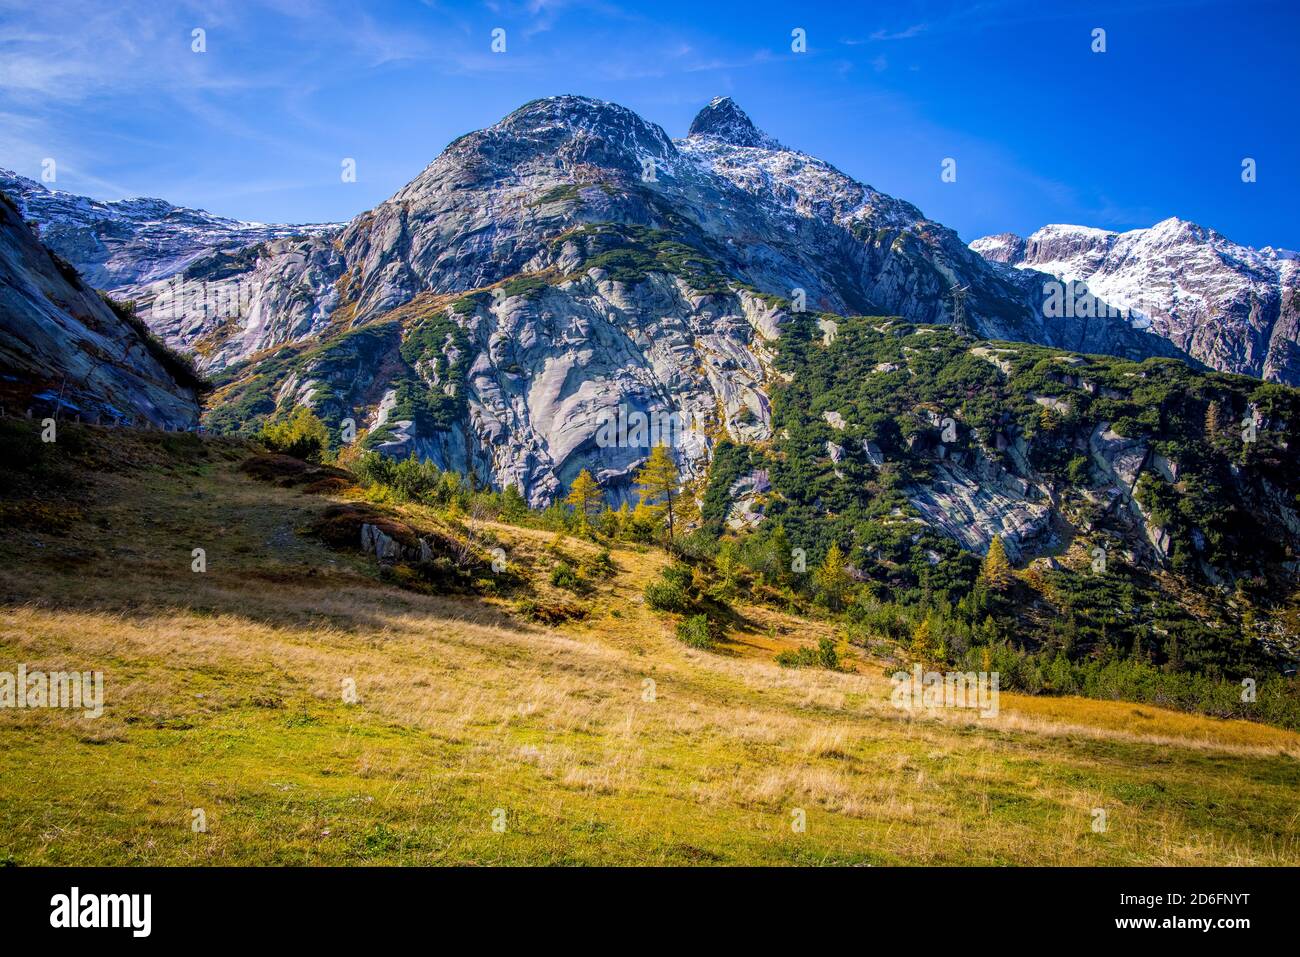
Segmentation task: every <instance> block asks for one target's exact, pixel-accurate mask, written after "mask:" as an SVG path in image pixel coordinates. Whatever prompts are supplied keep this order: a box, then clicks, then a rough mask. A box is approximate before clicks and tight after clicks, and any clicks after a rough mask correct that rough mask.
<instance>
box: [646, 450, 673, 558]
mask: <svg viewBox="0 0 1300 957" xmlns="http://www.w3.org/2000/svg"><path fill="white" fill-rule="evenodd" d="M636 483H637V486H638V488H640V490H641V501H642V502H643V503H650V504H661V505H663V507H664V509H665V510H666V512H667V515H668V541H669V542H670V543H671V542H672V540H673V500H674V499H675V498H676V496H677V492H678V490H679V489H680V487H681V480H680V479H679V478H678V475H677V463H676V462H674V461H673V457H672V455H671V454H670V453H669V451H668V446H666V445H656V446H655V447H654V448H653V449H651V450H650V458H648V459H646V462H645V464H644V465H643V466H641V470H640V471H639V472H637V473H636Z"/></svg>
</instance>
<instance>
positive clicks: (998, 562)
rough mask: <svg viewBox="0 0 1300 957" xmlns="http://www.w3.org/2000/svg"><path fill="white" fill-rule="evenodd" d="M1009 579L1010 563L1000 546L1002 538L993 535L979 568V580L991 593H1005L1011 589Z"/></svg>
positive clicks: (1003, 547) (1003, 548)
mask: <svg viewBox="0 0 1300 957" xmlns="http://www.w3.org/2000/svg"><path fill="white" fill-rule="evenodd" d="M1011 578H1012V576H1011V562H1010V560H1008V558H1007V549H1006V546H1005V545H1003V544H1002V536H1000V535H994V536H993V541H992V542H990V543H989V551H988V554H987V555H985V556H984V564H983V566H982V567H981V568H980V579H981V580H982V581H983V582H984V583H985V584H986V585H988V587H989V588H990V589H991V590H992V591H1006V590H1007V589H1008V588H1010V587H1011Z"/></svg>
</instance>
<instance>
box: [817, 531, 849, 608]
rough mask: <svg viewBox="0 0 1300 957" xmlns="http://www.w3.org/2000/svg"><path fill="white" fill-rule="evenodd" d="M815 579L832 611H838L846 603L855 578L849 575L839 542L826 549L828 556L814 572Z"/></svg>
mask: <svg viewBox="0 0 1300 957" xmlns="http://www.w3.org/2000/svg"><path fill="white" fill-rule="evenodd" d="M813 580H814V581H815V582H816V583H817V587H818V589H820V591H821V593H822V594H823V595H824V596H825V598H826V604H827V606H828V607H829V608H830V609H831V610H832V611H837V610H839V608H840V607H841V606H842V605H843V603H844V596H845V595H846V594H847V593H848V590H849V588H850V586H851V585H852V584H853V580H852V579H851V578H850V577H849V572H848V568H847V564H846V562H845V561H844V553H843V552H842V551H840V546H839V545H838V544H835V543H832V544H831V547H830V548H829V549H827V551H826V557H825V559H823V560H822V563H821V564H820V565H819V566H817V570H816V571H815V572H813Z"/></svg>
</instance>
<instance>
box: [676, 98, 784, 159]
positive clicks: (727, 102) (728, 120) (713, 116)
mask: <svg viewBox="0 0 1300 957" xmlns="http://www.w3.org/2000/svg"><path fill="white" fill-rule="evenodd" d="M688 135H690V136H712V137H714V138H716V139H719V140H722V141H723V142H724V143H730V144H731V145H732V146H752V147H758V148H760V149H769V150H773V149H780V148H781V144H779V143H778V142H777V141H776V140H774V139H772V137H770V136H768V135H767V134H766V133H764V132H763V131H762V130H760V129H759V128H758V127H756V126H755V125H754V121H753V120H751V119H750V118H749V116H748V114H746V113H745V111H744V110H742V109H741V108H740V107H739V106H738V105H737V104H736V101H735V100H733V99H732V98H731V97H729V96H715V97H714V98H713V99H712V100H710V101H709V105H708V106H706V107H705V108H704V109H702V110H700V112H698V113H696V114H695V119H694V120H692V121H691V129H690V132H689V134H688Z"/></svg>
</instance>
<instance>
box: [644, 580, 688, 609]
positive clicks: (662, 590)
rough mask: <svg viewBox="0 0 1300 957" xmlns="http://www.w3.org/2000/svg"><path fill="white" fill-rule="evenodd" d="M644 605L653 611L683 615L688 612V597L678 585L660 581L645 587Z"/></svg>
mask: <svg viewBox="0 0 1300 957" xmlns="http://www.w3.org/2000/svg"><path fill="white" fill-rule="evenodd" d="M645 603H646V604H647V605H649V606H650V607H651V608H653V609H654V610H655V611H670V612H675V613H677V614H685V613H686V612H688V611H690V608H691V599H690V596H689V595H688V594H687V593H686V592H685V591H684V590H683V589H682V588H681V587H680V586H678V585H675V584H673V583H672V582H669V581H664V580H662V579H660V580H659V581H653V582H651V583H650V584H648V585H646V586H645Z"/></svg>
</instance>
